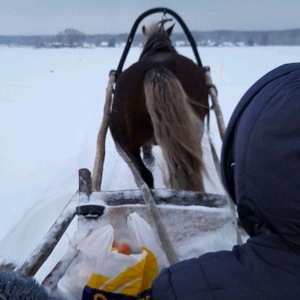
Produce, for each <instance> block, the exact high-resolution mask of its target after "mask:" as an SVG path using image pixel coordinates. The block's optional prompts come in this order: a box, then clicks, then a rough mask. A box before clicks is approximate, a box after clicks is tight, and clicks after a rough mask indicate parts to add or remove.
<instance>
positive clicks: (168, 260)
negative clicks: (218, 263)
mask: <svg viewBox="0 0 300 300" xmlns="http://www.w3.org/2000/svg"><path fill="white" fill-rule="evenodd" d="M153 13H163V17H162V19H161V21H160V22H158V23H157V24H155V25H153V26H152V27H151V28H146V27H143V33H144V34H145V37H146V40H147V42H146V44H145V45H144V50H143V52H142V54H141V57H140V60H139V61H138V62H137V63H136V64H134V66H133V67H130V68H128V69H127V70H125V71H124V72H123V71H122V68H123V65H124V61H125V59H126V56H127V54H128V51H129V49H130V46H131V44H132V41H133V38H134V35H135V32H136V30H137V27H138V25H139V23H140V22H141V21H142V20H143V19H144V18H145V17H147V16H149V15H151V14H153ZM167 14H169V15H171V16H172V17H173V18H175V19H176V21H177V22H178V23H179V24H180V25H181V27H182V28H183V30H184V32H185V34H186V36H187V38H188V40H189V42H190V44H191V47H192V50H193V52H194V54H195V58H196V61H197V63H194V62H192V61H191V60H189V59H187V58H185V57H183V56H181V55H179V54H178V53H177V52H176V50H175V48H174V47H173V46H172V44H171V41H170V38H169V36H170V35H171V32H172V28H173V26H174V25H172V26H171V27H170V28H168V29H165V27H164V26H165V24H166V23H169V22H170V21H171V20H172V19H170V18H167V17H166V15H167ZM143 78H145V80H143ZM170 97H171V98H170ZM177 98H178V99H177ZM209 98H210V99H211V101H212V108H213V109H214V111H215V113H216V119H217V123H218V128H219V132H220V136H221V138H222V137H223V134H224V131H225V126H224V122H223V117H222V113H221V110H220V107H219V104H218V101H217V92H216V88H215V86H214V85H213V84H212V81H211V77H210V70H209V68H208V67H203V66H202V63H201V60H200V57H199V54H198V52H197V47H196V43H195V41H194V39H193V37H192V35H191V33H190V32H189V30H188V28H187V27H186V25H185V23H184V22H183V21H182V19H181V18H180V17H179V16H178V15H177V14H176V13H175V12H173V11H171V10H169V9H167V8H155V9H152V10H149V11H146V12H145V13H144V14H142V15H141V16H140V17H139V18H138V19H137V20H136V22H135V23H134V25H133V27H132V30H131V33H130V34H129V37H128V41H127V44H126V46H125V49H124V52H123V55H122V57H121V60H120V63H119V66H118V68H117V70H116V71H111V72H110V74H109V83H108V87H107V95H106V103H105V107H104V114H103V120H102V124H101V127H100V130H99V134H98V140H97V152H96V158H95V163H94V169H93V174H92V176H91V172H90V171H89V170H88V169H80V170H79V190H78V192H76V194H75V195H74V196H73V197H72V199H71V200H70V202H69V203H68V205H67V206H66V207H65V209H64V210H63V212H62V213H61V215H60V216H59V218H58V219H57V221H56V222H55V224H54V225H53V226H52V228H51V229H50V230H49V232H48V234H47V235H46V237H45V238H44V239H43V241H42V242H41V244H40V246H39V247H38V248H37V249H36V250H35V251H34V253H32V255H31V256H30V257H29V259H28V260H27V261H25V263H24V264H23V266H22V267H21V270H22V272H23V273H24V274H27V275H30V276H34V275H35V274H36V272H37V271H38V270H39V269H40V267H41V266H42V265H43V263H44V262H45V261H46V259H47V258H48V257H49V255H50V254H51V252H52V250H53V249H54V247H55V246H56V244H57V243H58V241H59V239H60V237H61V236H62V234H63V233H64V232H65V230H66V228H67V227H68V226H69V224H70V223H71V221H72V219H73V218H74V216H75V215H77V217H78V230H77V232H76V233H75V234H74V238H73V239H72V240H71V242H70V247H69V249H67V252H66V255H65V256H64V257H63V258H62V259H61V260H60V261H59V262H58V263H57V265H56V266H55V267H54V269H53V270H52V271H51V272H50V274H49V275H48V276H47V277H46V278H45V279H44V281H43V286H44V287H45V288H46V289H47V290H48V292H49V293H50V294H51V295H53V296H62V294H63V296H64V297H66V294H68V293H69V296H68V297H67V299H78V297H79V296H78V295H81V294H82V293H86V295H89V296H86V298H84V299H89V297H92V295H93V296H95V293H96V294H97V293H100V294H101V293H103V294H101V295H102V296H103V297H106V298H108V299H109V295H108V294H109V293H111V292H113V293H116V294H121V295H123V294H124V295H129V294H126V293H127V292H128V290H129V289H128V288H127V287H126V286H127V285H128V286H131V285H136V284H137V282H140V284H139V285H138V288H137V289H136V290H135V294H130V296H137V295H139V297H141V298H142V294H143V293H144V292H145V291H146V290H147V289H148V288H149V287H150V285H151V281H152V279H153V278H154V277H155V276H156V275H157V272H159V271H160V269H161V268H162V267H164V266H167V265H170V264H173V263H175V262H177V261H179V260H182V259H187V258H190V257H195V256H199V255H201V254H202V253H204V252H208V251H215V250H220V249H226V248H230V247H231V246H232V245H234V244H235V243H236V224H235V217H233V215H232V211H233V210H230V209H229V207H228V203H230V202H228V201H227V198H226V196H225V195H219V194H210V193H206V192H205V187H204V184H203V178H202V175H201V174H202V173H205V170H203V169H202V166H203V162H202V161H201V159H200V158H199V155H200V157H201V151H202V150H201V143H200V141H201V137H202V136H203V134H204V128H205V125H204V119H209ZM132 99H133V100H135V101H136V102H135V103H133V104H132V103H131V102H130V101H131V100H132ZM153 99H156V100H157V99H160V100H161V101H152V100H153ZM168 100H169V101H168ZM175 100H176V101H177V102H176V101H175ZM197 100H199V101H198V103H197ZM155 102H162V103H163V102H167V104H168V105H169V106H167V107H164V108H161V107H156V106H153V105H156V103H155ZM170 103H171V105H170ZM129 106H130V107H131V108H130V109H126V108H128V107H129ZM160 109H163V110H162V111H161V110H160ZM149 111H152V112H149ZM170 111H172V112H174V115H173V116H171V119H172V118H173V119H172V120H173V123H172V121H170V120H171V119H168V118H169V116H168V114H169V113H170ZM174 116H175V121H176V122H175V123H176V124H175V123H174ZM165 120H166V123H163V122H164V121H165ZM173 124H174V126H173ZM109 125H110V129H111V132H112V136H113V138H114V140H115V143H116V147H117V149H118V151H119V153H120V155H121V156H122V158H123V159H124V160H125V161H126V163H127V164H128V167H129V168H130V170H131V171H132V174H133V176H134V179H135V182H136V184H137V186H138V188H139V189H137V190H128V191H124V190H121V191H101V181H102V173H103V165H104V159H105V138H106V132H107V129H108V126H109ZM173 127H174V128H173ZM206 127H209V126H206ZM182 129H183V131H182ZM208 136H209V134H208ZM209 141H210V149H211V151H212V156H213V158H214V162H215V167H216V169H217V171H218V168H219V163H218V158H217V155H216V151H215V148H214V146H213V144H212V143H211V140H210V139H209ZM153 144H154V145H157V144H158V145H159V146H160V147H161V148H162V153H163V154H164V159H165V161H166V165H167V171H166V173H167V174H168V176H169V178H168V180H169V184H168V185H169V186H170V188H165V189H155V188H154V185H153V175H152V173H151V171H150V170H151V165H153V160H154V158H153V156H152V153H151V147H152V145H153ZM140 148H142V150H143V154H144V161H143V160H142V158H141V157H140ZM146 165H147V166H146ZM137 220H139V221H137ZM132 224H134V225H132ZM137 224H139V225H137ZM97 234H98V235H97ZM104 237H106V238H104ZM151 237H152V239H151ZM150 240H151V241H152V242H149V241H150ZM121 241H126V242H128V243H131V244H132V248H133V251H132V252H129V253H127V254H129V255H127V256H128V257H126V258H125V256H121V258H120V256H118V255H119V253H118V251H117V250H114V249H115V247H118V245H119V244H120V243H121ZM104 245H105V247H104ZM100 248H101V249H100ZM89 249H90V250H89ZM103 249H106V250H107V249H108V250H107V251H106V250H105V251H106V252H105V251H104V250H103ZM111 249H113V250H111ZM116 249H117V248H116ZM97 251H99V257H97V253H98V252H97ZM103 251H104V252H103ZM114 251H115V252H114ZM100 252H101V253H102V254H101V255H100ZM121 254H122V253H121ZM100 256H101V257H100ZM103 257H105V259H104V258H103ZM118 261H119V264H118V263H117V262H118ZM125 265H126V267H124V268H123V267H121V266H125ZM108 266H110V268H109V267H108ZM112 266H118V267H116V270H115V267H112ZM141 266H143V267H141ZM144 268H147V270H148V272H146V273H147V274H152V275H151V276H152V277H149V278H148V277H147V276H148V275H147V276H146V275H145V273H144V271H143V270H144ZM103 270H106V271H107V272H106V271H105V272H104V271H103ZM112 270H115V271H112ZM133 270H135V271H134V272H136V273H133V274H135V275H132V273H130V272H132V271H133ZM149 270H152V271H151V272H150V271H149ZM102 271H103V272H102ZM124 274H125V275H124ZM121 275H122V276H125V277H124V278H125V279H124V278H123V277H120V276H121ZM149 276H150V275H149ZM116 278H119V280H117V279H116ZM120 278H122V280H121V279H120ZM128 278H131V279H132V282H131V281H130V283H129V281H128V280H129V279H128ZM138 278H139V279H138ZM124 280H125V281H126V284H127V285H126V286H122V287H121V285H120V284H119V285H118V284H117V285H116V284H115V282H119V283H120V282H123V281H124ZM77 281H78V282H79V285H78V286H76V283H75V282H77ZM127 281H128V282H127ZM71 282H72V283H73V286H74V289H73V290H68V287H69V285H70V284H69V283H71ZM113 283H114V284H113ZM123 283H124V282H123ZM75 286H76V287H75ZM104 286H105V288H104ZM112 286H113V288H112ZM58 290H59V291H60V295H59V294H58ZM125 291H126V292H125ZM131 291H132V290H131ZM100 294H99V295H100ZM99 297H100V296H99ZM106 298H103V299H106ZM91 299H92V298H91ZM99 299H102V298H99Z"/></svg>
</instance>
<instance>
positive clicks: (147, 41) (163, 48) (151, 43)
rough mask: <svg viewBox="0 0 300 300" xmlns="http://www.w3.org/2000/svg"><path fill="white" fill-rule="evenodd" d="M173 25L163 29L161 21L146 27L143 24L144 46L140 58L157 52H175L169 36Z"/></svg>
mask: <svg viewBox="0 0 300 300" xmlns="http://www.w3.org/2000/svg"><path fill="white" fill-rule="evenodd" d="M173 26H174V25H173ZM173 26H172V27H170V28H169V29H168V30H165V28H164V23H163V22H155V23H152V24H150V25H149V26H148V27H147V28H146V27H145V26H143V34H144V48H143V51H142V53H141V56H140V59H141V58H145V57H146V56H150V55H153V54H156V53H158V52H169V53H177V51H176V49H175V47H174V46H173V45H172V42H171V40H170V38H169V36H170V35H171V32H172V29H173Z"/></svg>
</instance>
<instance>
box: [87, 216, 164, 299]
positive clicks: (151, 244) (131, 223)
mask: <svg viewBox="0 0 300 300" xmlns="http://www.w3.org/2000/svg"><path fill="white" fill-rule="evenodd" d="M127 225H128V230H129V235H130V237H131V244H132V245H133V246H134V247H135V248H139V249H140V251H141V253H135V254H130V255H124V254H120V253H118V252H117V250H116V249H112V251H111V252H110V253H109V254H108V255H107V257H106V259H105V262H104V263H103V265H102V266H101V268H99V269H98V272H95V273H94V274H92V276H91V278H90V279H89V281H88V283H87V285H86V286H85V289H84V291H83V297H82V300H90V299H93V300H94V299H101V300H102V299H105V300H110V299H114V300H117V299H124V300H125V299H149V298H148V297H147V296H146V295H147V293H148V290H149V288H150V287H151V284H152V281H153V279H154V278H155V277H156V276H157V274H158V272H159V270H160V269H161V268H162V267H164V266H166V265H167V264H168V263H167V259H166V256H165V254H164V252H163V251H162V249H161V248H160V246H159V244H158V242H157V240H156V236H155V233H154V232H153V229H152V228H151V226H150V225H149V224H148V223H147V222H146V221H145V220H144V219H143V218H141V217H140V216H139V215H138V214H137V213H132V214H130V215H129V216H128V219H127Z"/></svg>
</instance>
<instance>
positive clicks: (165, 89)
mask: <svg viewBox="0 0 300 300" xmlns="http://www.w3.org/2000/svg"><path fill="white" fill-rule="evenodd" d="M144 92H145V98H146V106H147V110H148V112H149V114H150V116H151V120H152V124H153V128H154V133H155V138H156V141H157V143H158V145H159V146H160V147H161V149H162V153H163V157H164V159H165V161H166V164H167V171H168V177H169V178H168V180H167V182H168V183H169V187H170V188H174V189H183V190H195V191H201V192H203V191H204V187H203V182H202V173H201V171H202V168H203V164H202V149H201V138H202V134H203V122H202V121H201V120H200V119H199V118H198V117H197V115H196V114H195V112H194V111H193V109H192V107H191V105H190V103H189V102H190V100H189V97H188V96H187V94H186V93H185V91H184V89H183V87H182V85H181V83H180V82H179V80H178V79H177V78H176V76H175V75H174V74H173V73H172V72H171V71H170V70H168V69H166V68H164V67H156V68H153V69H151V70H149V71H148V72H147V74H146V76H145V80H144Z"/></svg>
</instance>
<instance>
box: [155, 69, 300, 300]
mask: <svg viewBox="0 0 300 300" xmlns="http://www.w3.org/2000/svg"><path fill="white" fill-rule="evenodd" d="M221 169H222V178H223V183H224V185H225V188H226V190H227V191H228V193H229V194H230V196H231V197H232V199H233V200H234V201H235V203H236V205H237V210H238V215H239V219H240V221H241V223H242V225H243V227H244V228H245V230H246V231H247V232H248V234H249V235H250V236H251V238H250V239H249V240H248V241H247V242H246V243H245V244H244V245H242V246H235V247H234V248H233V250H232V251H220V252H216V253H207V254H204V255H202V256H200V257H199V258H194V259H190V260H186V261H182V262H180V263H177V264H175V265H173V266H171V267H169V268H168V269H165V270H163V271H162V272H161V274H160V275H159V276H158V277H157V279H156V280H155V281H154V283H153V286H152V298H153V300H158V299H164V300H171V299H172V300H173V299H178V300H198V299H199V300H201V299H207V300H208V299H222V300H226V299H230V300H235V299H237V300H238V299H242V300H248V299H249V300H250V299H251V300H254V299H256V300H259V299H263V300H268V299H272V300H273V299H278V300H279V299H280V300H284V299H287V300H294V299H295V300H296V299H300V63H295V64H288V65H283V66H281V67H279V68H277V69H275V70H273V71H271V72H269V73H268V74H266V75H265V76H264V77H262V78H261V79H260V80H258V81H257V82H256V83H255V84H254V85H253V86H252V87H251V88H250V89H249V90H248V91H247V92H246V94H245V95H244V96H243V98H242V99H241V101H240V103H239V104H238V106H237V108H236V109H235V111H234V113H233V115H232V117H231V119H230V122H229V125H228V128H227V130H226V134H225V138H224V143H223V148H222V159H221Z"/></svg>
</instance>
